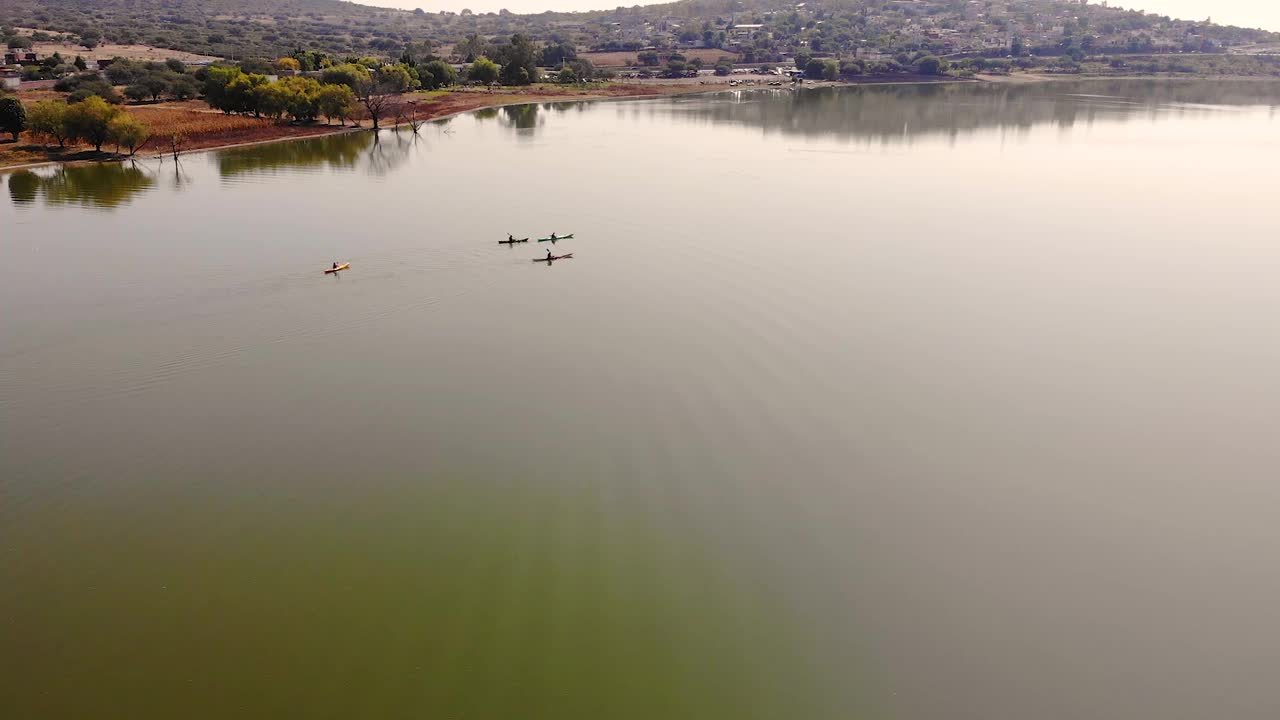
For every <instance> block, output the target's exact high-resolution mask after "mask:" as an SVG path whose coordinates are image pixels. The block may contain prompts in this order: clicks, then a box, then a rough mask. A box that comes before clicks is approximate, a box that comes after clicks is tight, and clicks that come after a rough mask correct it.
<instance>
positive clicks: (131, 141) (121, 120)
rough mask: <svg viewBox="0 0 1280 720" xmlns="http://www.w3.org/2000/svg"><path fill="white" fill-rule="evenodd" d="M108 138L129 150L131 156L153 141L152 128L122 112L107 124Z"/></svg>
mask: <svg viewBox="0 0 1280 720" xmlns="http://www.w3.org/2000/svg"><path fill="white" fill-rule="evenodd" d="M107 138H108V139H109V140H110V141H111V142H113V143H115V144H116V145H117V146H119V147H125V148H128V150H129V156H130V157H133V155H134V154H135V153H136V152H138V150H139V149H140V148H141V147H142V146H143V145H146V144H147V141H148V140H150V139H151V128H150V127H149V126H148V125H147V124H146V123H145V122H143V121H142V120H140V119H138V118H137V117H134V116H133V115H131V114H129V113H127V112H122V113H120V114H118V115H116V116H115V117H113V118H111V120H110V121H108V122H107Z"/></svg>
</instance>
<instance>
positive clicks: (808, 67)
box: [804, 58, 827, 80]
mask: <svg viewBox="0 0 1280 720" xmlns="http://www.w3.org/2000/svg"><path fill="white" fill-rule="evenodd" d="M826 67H827V64H826V63H824V62H823V61H821V60H819V59H818V58H813V59H811V60H809V62H808V63H805V66H804V76H805V77H807V78H809V79H810V80H821V79H822V72H823V71H824V70H825V69H826Z"/></svg>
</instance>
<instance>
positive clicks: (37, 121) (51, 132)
mask: <svg viewBox="0 0 1280 720" xmlns="http://www.w3.org/2000/svg"><path fill="white" fill-rule="evenodd" d="M67 110H68V106H67V104H66V103H65V102H62V101H60V100H41V101H40V102H38V103H35V104H33V105H32V106H31V109H30V110H29V111H28V112H27V129H29V130H30V131H31V132H33V133H35V134H36V135H39V136H40V137H42V138H46V139H49V140H56V141H57V143H58V147H66V146H67V140H69V139H71V137H72V134H71V130H70V129H69V128H68V127H67Z"/></svg>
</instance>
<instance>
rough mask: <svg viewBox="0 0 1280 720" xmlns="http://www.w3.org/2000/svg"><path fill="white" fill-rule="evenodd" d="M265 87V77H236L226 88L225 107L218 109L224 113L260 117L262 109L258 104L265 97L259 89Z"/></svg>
mask: <svg viewBox="0 0 1280 720" xmlns="http://www.w3.org/2000/svg"><path fill="white" fill-rule="evenodd" d="M266 85H267V78H266V76H265V75H254V74H251V75H245V74H244V73H241V74H239V75H236V76H235V79H233V80H232V81H231V82H230V83H229V84H228V85H227V87H226V96H225V98H224V103H225V107H221V108H218V109H219V110H223V111H224V112H237V113H253V116H254V117H261V116H262V107H261V106H260V104H259V103H260V102H261V101H262V100H263V99H264V98H265V97H266V96H265V95H264V91H262V90H260V89H259V88H262V87H265V86H266Z"/></svg>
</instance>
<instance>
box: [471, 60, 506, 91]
mask: <svg viewBox="0 0 1280 720" xmlns="http://www.w3.org/2000/svg"><path fill="white" fill-rule="evenodd" d="M498 72H499V68H498V64H497V63H495V62H494V61H492V60H490V59H489V58H487V57H485V56H483V55H481V56H480V57H478V58H476V61H475V62H473V63H471V67H469V68H467V79H468V80H470V81H472V82H479V83H484V84H485V85H488V84H489V83H492V82H496V81H497V80H498Z"/></svg>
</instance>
